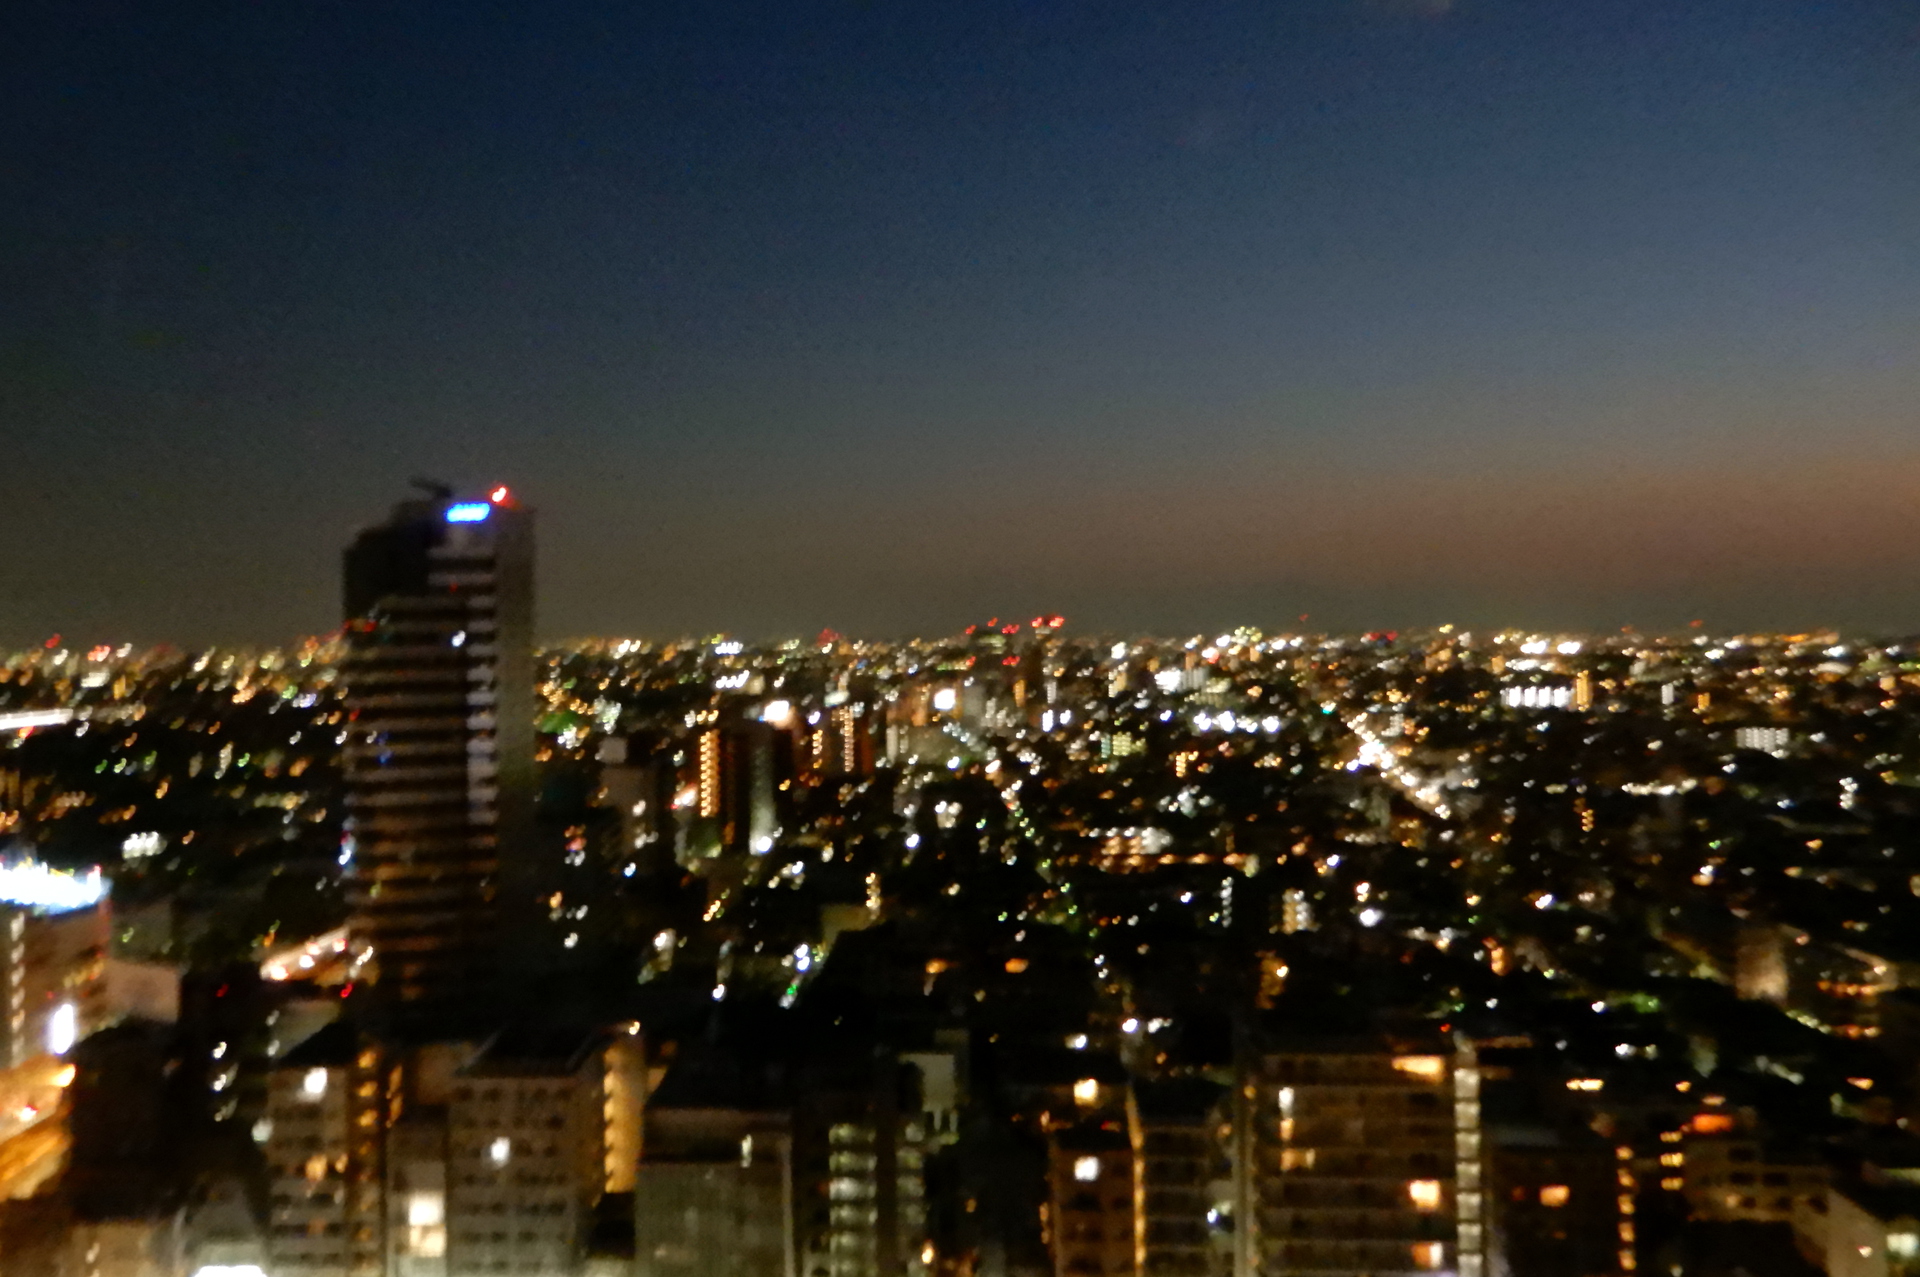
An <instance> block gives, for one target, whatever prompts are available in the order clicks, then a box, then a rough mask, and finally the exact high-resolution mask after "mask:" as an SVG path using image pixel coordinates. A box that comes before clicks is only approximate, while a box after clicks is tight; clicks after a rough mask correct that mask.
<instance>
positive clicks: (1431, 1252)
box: [1413, 1242, 1447, 1271]
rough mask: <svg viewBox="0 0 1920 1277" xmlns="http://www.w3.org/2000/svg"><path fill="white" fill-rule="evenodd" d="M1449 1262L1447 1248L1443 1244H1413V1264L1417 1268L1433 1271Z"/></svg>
mask: <svg viewBox="0 0 1920 1277" xmlns="http://www.w3.org/2000/svg"><path fill="white" fill-rule="evenodd" d="M1446 1262H1447V1248H1446V1245H1445V1243H1443V1242H1415V1243H1414V1244H1413V1263H1414V1267H1416V1268H1424V1269H1428V1270H1429V1271H1431V1270H1432V1269H1435V1268H1438V1267H1440V1265H1442V1264H1444V1263H1446Z"/></svg>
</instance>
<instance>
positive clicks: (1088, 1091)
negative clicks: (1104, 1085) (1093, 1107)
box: [1073, 1077, 1100, 1104]
mask: <svg viewBox="0 0 1920 1277" xmlns="http://www.w3.org/2000/svg"><path fill="white" fill-rule="evenodd" d="M1073 1102H1074V1103H1075V1104H1098V1103H1099V1102H1100V1083H1098V1082H1096V1081H1095V1080H1094V1079H1092V1078H1090V1077H1083V1078H1081V1079H1080V1080H1079V1081H1078V1082H1075V1083H1074V1084H1073Z"/></svg>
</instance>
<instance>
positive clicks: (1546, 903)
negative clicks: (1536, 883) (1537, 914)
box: [1533, 892, 1553, 909]
mask: <svg viewBox="0 0 1920 1277" xmlns="http://www.w3.org/2000/svg"><path fill="white" fill-rule="evenodd" d="M1533 907H1534V908H1535V909H1551V908H1553V893H1551V892H1542V893H1541V895H1540V897H1539V898H1538V899H1537V900H1535V901H1534V902H1533Z"/></svg>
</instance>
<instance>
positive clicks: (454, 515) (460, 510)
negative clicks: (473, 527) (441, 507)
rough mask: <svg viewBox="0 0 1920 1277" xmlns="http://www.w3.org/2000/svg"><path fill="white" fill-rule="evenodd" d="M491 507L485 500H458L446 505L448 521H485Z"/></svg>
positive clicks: (490, 511)
mask: <svg viewBox="0 0 1920 1277" xmlns="http://www.w3.org/2000/svg"><path fill="white" fill-rule="evenodd" d="M492 513H493V507H492V506H490V505H488V504H487V503H486V502H485V501H460V502H456V503H455V504H453V505H450V506H448V507H447V522H448V523H485V522H486V519H487V516H488V515H490V514H492Z"/></svg>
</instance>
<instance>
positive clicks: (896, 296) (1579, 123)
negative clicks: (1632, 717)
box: [0, 0, 1920, 641]
mask: <svg viewBox="0 0 1920 1277" xmlns="http://www.w3.org/2000/svg"><path fill="white" fill-rule="evenodd" d="M0 458H4V460H3V461H0V473H4V474H5V483H4V491H5V494H6V498H7V506H8V514H9V517H8V519H7V523H6V525H5V526H6V528H7V532H8V538H7V540H8V552H7V553H6V554H5V555H4V556H0V641H27V640H32V639H36V638H39V637H43V636H44V635H46V634H47V633H49V632H51V631H54V630H60V631H63V632H65V633H68V634H69V635H72V636H75V637H80V638H86V639H93V638H102V639H105V638H118V637H126V638H132V639H141V640H150V639H174V640H177V641H199V640H204V639H228V640H241V639H278V638H281V637H285V636H287V635H290V634H294V633H299V632H306V631H312V630H318V629H324V628H327V627H329V626H331V625H332V624H333V623H334V621H335V612H336V603H335V599H336V587H335V575H336V566H337V564H336V555H337V549H338V546H339V545H340V544H341V543H342V542H343V541H344V540H345V538H346V537H347V535H348V534H349V533H350V532H351V530H352V529H353V527H354V526H356V524H358V523H361V522H365V521H367V520H369V519H372V518H374V517H377V516H378V515H379V514H380V513H381V512H382V510H383V509H384V507H385V505H386V504H387V503H388V502H389V501H390V500H392V499H393V498H394V497H396V496H397V495H399V492H400V490H401V488H402V486H403V484H404V481H405V479H406V478H407V477H408V476H409V475H413V474H431V475H437V476H441V477H444V478H447V479H450V480H453V481H455V482H462V483H471V484H476V485H478V484H491V483H493V482H496V481H504V482H508V483H511V484H514V485H515V486H516V488H517V489H518V490H519V491H520V492H521V493H522V494H523V495H524V496H525V497H526V498H527V499H528V500H530V501H531V502H533V503H534V504H536V505H537V506H538V507H540V509H541V511H542V557H543V564H542V567H543V614H544V616H543V629H544V630H545V631H546V632H547V633H548V634H550V635H554V636H558V635H562V634H580V633H640V634H656V635H670V634H675V633H680V632H686V631H691V630H718V629H732V630H737V631H743V632H747V633H773V632H785V631H811V630H813V629H816V628H818V627H820V626H823V625H832V626H835V627H836V628H840V629H843V630H848V631H852V632H860V633H871V634H893V633H901V632H908V631H928V630H933V631H939V630H949V629H953V628H957V627H958V626H960V625H962V624H964V623H965V622H966V621H968V620H970V619H975V618H976V614H987V613H1021V612H1031V611H1036V610H1040V609H1042V608H1045V609H1047V610H1049V611H1054V610H1058V611H1065V612H1067V613H1069V615H1070V617H1071V618H1072V619H1073V621H1074V622H1075V623H1076V627H1085V628H1112V629H1131V628H1156V629H1163V630H1177V631H1183V632H1184V631H1186V630H1190V629H1195V628H1203V627H1214V626H1218V625H1222V624H1226V623H1229V622H1245V623H1252V624H1258V625H1264V626H1268V627H1278V626H1280V625H1281V624H1283V623H1287V622H1291V621H1292V620H1293V618H1295V617H1296V616H1297V615H1298V614H1299V613H1302V612H1307V613H1311V614H1312V616H1313V624H1314V626H1315V627H1318V626H1320V625H1326V626H1331V627H1349V626H1351V627H1369V628H1370V627H1374V626H1392V625H1411V624H1417V623H1420V622H1423V621H1437V620H1445V619H1453V620H1458V621H1463V622H1467V623H1473V624H1483V623H1513V624H1541V625H1555V624H1566V625H1606V626H1613V625H1618V624H1622V623H1629V622H1631V623H1635V624H1639V625H1642V626H1649V627H1652V626H1661V625H1668V624H1672V623H1675V622H1678V621H1684V620H1685V619H1688V618H1691V617H1694V616H1701V617H1705V618H1707V619H1708V621H1709V623H1710V624H1713V625H1718V626H1782V627H1797V626H1802V625H1806V624H1811V623H1816V622H1821V621H1831V622H1837V623H1841V624H1850V625H1858V626H1867V627H1873V628H1880V629H1889V630H1902V631H1911V630H1916V629H1920V535H1917V534H1920V5H1916V4H1915V3H1913V2H1912V0H1846V2H1845V3H1828V4H1815V3H1787V2H1785V0H1688V2H1687V3H1676V2H1675V0H1662V2H1661V3H1651V2H1647V0H1618V2H1614V0H1607V2H1604V3H1586V4H1575V3H1542V2H1540V0H1452V2H1451V3H1448V2H1447V0H1324V2H1322V0H1298V2H1281V0H1265V2H1264V3H1248V4H1204V3H1201V4H1182V5H1159V6H1152V5H1131V6H1130V5H1113V4H1086V5H1075V4H1064V3H1042V2H1025V3H1000V2H999V0H969V3H965V4H939V5H935V4H916V3H901V2H888V0H865V2H859V3H850V2H840V3H807V2H805V0H786V2H785V3H766V4H754V3H741V4H730V3H700V4H685V5H675V6H666V5H660V4H640V5H613V4H603V5H596V6H585V5H578V6H569V5H565V4H559V3H545V4H540V5H527V6H487V5H479V4H473V3H470V2H469V3H462V4H434V3H425V2H422V3H414V4H409V5H391V4H365V5H352V4H311V3H305V4H301V3H271V4H265V3H260V4H244V5H243V4H237V3H236V4H231V5H178V6H160V5H151V4H135V3H131V2H129V3H121V4H105V3H87V2H86V0H70V2H68V3H45V4H41V3H29V4H17V5H13V6H8V7H7V8H6V11H5V14H4V16H0Z"/></svg>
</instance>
